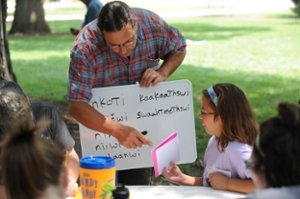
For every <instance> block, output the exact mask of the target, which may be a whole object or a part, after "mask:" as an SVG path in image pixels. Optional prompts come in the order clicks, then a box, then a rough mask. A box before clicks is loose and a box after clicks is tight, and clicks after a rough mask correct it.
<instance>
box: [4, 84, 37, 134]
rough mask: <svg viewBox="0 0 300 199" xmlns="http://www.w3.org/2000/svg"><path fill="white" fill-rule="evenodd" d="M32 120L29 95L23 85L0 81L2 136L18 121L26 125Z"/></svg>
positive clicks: (11, 129) (12, 128)
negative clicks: (24, 90) (22, 87)
mask: <svg viewBox="0 0 300 199" xmlns="http://www.w3.org/2000/svg"><path fill="white" fill-rule="evenodd" d="M28 118H30V119H31V120H32V123H33V119H32V115H31V108H30V104H29V101H28V99H27V96H26V95H25V94H24V92H23V90H22V89H21V87H20V86H19V85H18V84H17V83H15V82H12V81H6V80H1V81H0V138H1V139H2V136H3V135H4V133H6V132H8V131H13V130H14V125H15V123H16V122H18V123H22V124H24V125H26V123H27V122H28Z"/></svg>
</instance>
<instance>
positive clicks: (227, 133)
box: [202, 83, 258, 151]
mask: <svg viewBox="0 0 300 199" xmlns="http://www.w3.org/2000/svg"><path fill="white" fill-rule="evenodd" d="M213 89H214V91H215V93H216V95H217V97H218V101H217V102H216V103H217V106H216V105H215V104H214V102H213V101H212V100H211V98H210V96H209V93H208V91H207V89H204V90H203V91H202V95H203V97H205V98H207V99H208V100H209V101H210V103H209V104H210V107H211V108H212V109H213V110H214V111H215V117H217V116H220V118H221V120H222V125H223V130H222V133H221V135H220V137H219V139H218V150H219V151H224V149H225V148H226V147H227V145H228V142H230V141H234V140H237V141H240V142H243V143H246V144H249V145H253V143H254V140H255V136H256V134H257V132H258V124H257V122H256V119H255V117H254V114H253V112H252V109H251V106H250V103H249V101H248V100H247V98H246V96H245V94H244V92H243V91H242V90H241V89H240V88H239V87H237V86H236V85H234V84H230V83H218V84H215V85H214V86H213ZM219 147H220V148H221V149H220V148H219Z"/></svg>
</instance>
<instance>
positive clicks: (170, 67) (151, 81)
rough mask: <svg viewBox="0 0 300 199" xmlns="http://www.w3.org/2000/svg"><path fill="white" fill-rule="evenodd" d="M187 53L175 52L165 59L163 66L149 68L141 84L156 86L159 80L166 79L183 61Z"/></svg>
mask: <svg viewBox="0 0 300 199" xmlns="http://www.w3.org/2000/svg"><path fill="white" fill-rule="evenodd" d="M185 55H186V52H185V51H184V52H180V53H178V52H174V53H172V54H170V55H169V56H167V57H166V58H165V59H164V61H163V63H162V65H161V67H160V68H159V69H158V70H157V71H155V70H153V69H151V68H148V69H147V70H146V71H145V72H144V74H143V77H142V80H141V82H140V86H141V87H149V86H155V85H156V84H158V83H159V82H163V81H165V80H166V79H167V78H168V77H169V76H170V75H171V74H172V73H173V72H174V71H175V70H176V69H177V68H178V67H179V65H180V64H181V63H182V62H183V60H184V58H185Z"/></svg>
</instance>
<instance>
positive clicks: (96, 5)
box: [81, 0, 103, 28]
mask: <svg viewBox="0 0 300 199" xmlns="http://www.w3.org/2000/svg"><path fill="white" fill-rule="evenodd" d="M86 7H87V11H86V14H85V17H84V21H83V23H82V26H81V28H83V27H84V26H85V25H86V24H88V23H90V22H91V21H93V20H94V19H96V16H97V14H98V13H99V12H100V10H101V8H102V7H103V5H102V3H101V2H100V1H99V0H90V1H88V3H87V4H86Z"/></svg>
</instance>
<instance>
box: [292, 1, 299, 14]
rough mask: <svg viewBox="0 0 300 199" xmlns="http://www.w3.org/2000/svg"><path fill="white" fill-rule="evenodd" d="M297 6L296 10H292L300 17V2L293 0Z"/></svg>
mask: <svg viewBox="0 0 300 199" xmlns="http://www.w3.org/2000/svg"><path fill="white" fill-rule="evenodd" d="M292 2H293V3H294V4H295V8H292V11H293V12H294V13H295V14H297V15H298V17H300V0H292Z"/></svg>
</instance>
